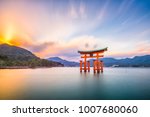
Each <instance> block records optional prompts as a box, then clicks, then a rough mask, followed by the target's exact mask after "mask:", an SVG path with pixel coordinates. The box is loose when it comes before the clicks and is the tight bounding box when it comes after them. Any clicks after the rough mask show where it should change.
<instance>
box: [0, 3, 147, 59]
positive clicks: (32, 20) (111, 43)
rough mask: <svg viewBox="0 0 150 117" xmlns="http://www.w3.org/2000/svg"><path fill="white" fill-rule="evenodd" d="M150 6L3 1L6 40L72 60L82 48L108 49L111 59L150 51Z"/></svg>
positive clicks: (0, 38)
mask: <svg viewBox="0 0 150 117" xmlns="http://www.w3.org/2000/svg"><path fill="white" fill-rule="evenodd" d="M16 6H17V7H16ZM149 6H150V2H149V0H145V1H141V0H130V1H127V0H94V1H93V0H49V1H48V0H41V1H26V0H20V1H15V2H13V1H0V19H1V20H0V44H2V43H7V44H10V45H16V46H20V47H23V48H26V49H28V50H30V51H32V52H33V53H34V54H36V55H37V56H39V57H42V58H47V57H51V56H59V57H62V58H67V59H70V60H74V59H76V58H79V54H78V53H77V50H79V49H82V50H90V49H96V48H103V47H108V52H106V56H107V57H118V58H124V57H133V56H136V55H145V54H150V28H149V27H150V7H149Z"/></svg>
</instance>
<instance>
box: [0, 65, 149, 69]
mask: <svg viewBox="0 0 150 117" xmlns="http://www.w3.org/2000/svg"><path fill="white" fill-rule="evenodd" d="M55 67H56V66H55ZM57 67H62V66H57ZM67 67H69V66H67ZM75 67H77V66H75ZM37 68H53V67H46V66H43V67H29V66H4V67H2V66H1V67H0V69H37ZM69 68H72V66H71V67H69ZM104 68H150V67H143V66H141V67H104Z"/></svg>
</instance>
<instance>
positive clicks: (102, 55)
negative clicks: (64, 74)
mask: <svg viewBox="0 0 150 117" xmlns="http://www.w3.org/2000/svg"><path fill="white" fill-rule="evenodd" d="M97 57H99V58H100V57H104V55H99V56H92V57H91V56H86V58H97ZM81 58H85V56H81Z"/></svg>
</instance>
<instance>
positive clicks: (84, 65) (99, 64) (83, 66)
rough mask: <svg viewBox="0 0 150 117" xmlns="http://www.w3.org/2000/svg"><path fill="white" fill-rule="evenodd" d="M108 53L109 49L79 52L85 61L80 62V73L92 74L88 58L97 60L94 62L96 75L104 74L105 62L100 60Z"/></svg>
mask: <svg viewBox="0 0 150 117" xmlns="http://www.w3.org/2000/svg"><path fill="white" fill-rule="evenodd" d="M105 51H107V48H103V49H98V50H91V51H78V53H80V54H81V58H83V59H84V61H82V60H80V72H82V70H84V72H87V71H88V72H90V61H87V58H96V60H94V61H93V71H94V73H96V72H97V73H99V72H100V71H101V73H102V72H103V66H104V65H103V61H101V60H99V59H100V58H102V57H104V55H103V54H104V52H105Z"/></svg>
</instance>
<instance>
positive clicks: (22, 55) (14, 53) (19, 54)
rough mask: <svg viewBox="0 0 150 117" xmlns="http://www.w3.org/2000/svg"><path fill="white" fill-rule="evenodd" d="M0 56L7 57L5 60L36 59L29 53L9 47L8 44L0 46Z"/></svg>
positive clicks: (18, 48)
mask: <svg viewBox="0 0 150 117" xmlns="http://www.w3.org/2000/svg"><path fill="white" fill-rule="evenodd" d="M0 56H7V58H9V59H13V60H14V59H16V60H30V59H38V57H36V56H35V55H34V54H32V53H31V52H30V51H28V50H26V49H23V48H20V47H16V46H10V45H8V44H1V45H0Z"/></svg>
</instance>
